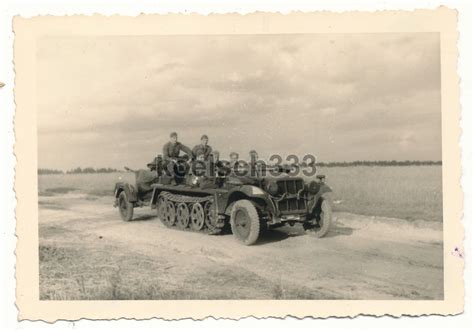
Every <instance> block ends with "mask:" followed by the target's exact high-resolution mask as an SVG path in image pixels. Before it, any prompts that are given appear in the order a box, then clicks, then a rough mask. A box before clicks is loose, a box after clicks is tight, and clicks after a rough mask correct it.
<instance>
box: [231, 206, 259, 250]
mask: <svg viewBox="0 0 474 331" xmlns="http://www.w3.org/2000/svg"><path fill="white" fill-rule="evenodd" d="M230 226H231V228H232V234H233V235H234V237H235V238H236V239H237V240H238V241H240V242H241V243H243V244H244V245H247V246H249V245H252V244H254V243H255V242H256V241H257V239H258V237H259V235H260V216H259V215H258V211H257V208H255V206H254V205H253V204H252V203H251V202H250V201H248V200H239V201H237V202H236V203H235V204H234V206H233V207H232V211H231V216H230Z"/></svg>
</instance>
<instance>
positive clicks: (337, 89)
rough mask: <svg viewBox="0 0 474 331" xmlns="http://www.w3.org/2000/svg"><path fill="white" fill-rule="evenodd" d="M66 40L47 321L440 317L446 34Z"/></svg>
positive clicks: (43, 254)
mask: <svg viewBox="0 0 474 331" xmlns="http://www.w3.org/2000/svg"><path fill="white" fill-rule="evenodd" d="M96 19H99V20H100V18H97V17H96ZM402 21H403V20H402ZM52 22H53V23H54V22H55V21H52ZM58 22H59V21H58ZM104 22H105V21H104ZM52 26H54V24H53V25H52ZM402 30H403V29H402ZM427 30H428V29H427ZM59 31H60V32H59V33H58V32H57V31H56V30H55V33H54V34H53V33H52V34H44V35H39V36H38V37H37V38H36V43H35V52H34V53H33V55H32V56H34V63H35V67H34V70H35V71H34V75H33V76H32V77H34V81H33V82H29V83H28V84H30V85H31V86H34V88H35V91H36V92H35V96H34V107H35V109H31V112H34V113H35V115H34V117H35V120H36V126H35V127H36V132H34V133H35V135H36V144H35V145H34V147H32V149H31V150H32V151H33V152H32V153H33V156H34V155H36V160H35V163H33V164H32V166H35V165H36V168H35V174H34V176H36V178H37V192H35V193H37V194H36V196H35V199H37V200H36V201H37V206H35V208H36V209H37V218H38V219H37V227H36V226H32V227H31V229H33V230H34V231H37V256H38V260H37V266H36V268H37V270H38V277H37V285H36V286H37V288H38V290H37V291H38V292H37V294H38V299H39V301H40V302H58V301H59V302H63V301H64V302H74V301H81V302H84V301H90V302H93V301H102V300H111V301H120V302H130V301H138V300H140V301H143V300H146V301H162V302H166V301H169V300H182V301H183V302H184V301H189V300H191V301H196V300H207V301H209V302H211V301H214V300H222V301H223V302H224V301H227V300H276V301H274V302H278V301H285V302H286V301H294V302H296V301H298V300H305V301H304V302H315V303H317V302H318V301H321V300H325V302H327V301H329V302H330V301H336V300H382V301H389V302H390V301H394V302H395V301H396V302H397V303H398V304H400V302H401V301H404V302H411V301H413V302H415V301H419V302H421V301H423V302H428V303H427V305H428V306H429V305H430V303H429V302H433V303H435V302H443V300H445V299H446V293H447V292H446V277H447V276H446V275H449V274H450V273H449V270H447V269H446V268H447V267H446V266H447V264H446V258H447V257H448V258H449V259H451V260H453V261H461V262H459V263H462V257H463V249H462V245H461V243H460V244H459V246H455V245H453V243H452V242H449V245H448V246H449V247H448V248H447V247H446V245H447V242H446V238H448V237H446V233H449V231H450V230H449V228H447V227H446V226H447V225H446V224H448V223H446V222H447V221H446V217H447V216H446V215H450V216H449V220H450V221H451V222H456V220H455V219H454V217H456V214H453V213H451V212H449V213H448V212H447V210H445V208H446V206H447V202H446V187H448V186H446V185H450V184H447V180H448V178H447V177H444V176H446V172H447V171H446V169H447V168H445V167H446V165H445V158H444V157H445V156H446V155H445V154H444V153H449V151H448V149H446V146H444V144H445V141H446V139H447V138H446V137H448V134H449V132H448V131H447V130H446V128H448V129H449V127H445V121H446V119H447V118H448V117H446V115H445V114H444V110H443V107H444V106H443V100H444V99H443V98H442V96H443V84H442V82H444V78H443V77H445V73H444V72H445V69H444V67H443V65H442V59H443V53H442V52H441V49H442V47H443V40H444V43H446V37H445V35H443V34H441V33H440V32H436V31H433V30H431V31H413V32H410V31H398V32H397V31H395V32H392V31H387V32H380V31H379V32H376V33H375V32H362V31H351V30H347V31H346V32H344V33H341V32H337V33H336V32H333V33H331V32H328V31H324V32H319V33H317V32H312V33H306V32H301V33H297V32H292V31H290V32H288V33H283V32H278V33H258V32H256V33H248V32H246V33H229V32H225V31H224V32H223V33H219V32H218V31H216V32H215V33H208V32H206V33H198V34H192V33H179V34H178V33H166V32H165V33H161V34H159V33H155V34H153V33H148V34H147V33H143V34H137V33H136V32H135V31H133V32H132V33H130V34H124V33H122V34H120V33H119V34H106V33H104V34H101V33H100V31H96V32H95V33H90V32H87V33H83V34H79V33H77V34H73V33H71V34H70V33H63V32H62V30H59ZM65 31H67V30H65ZM443 38H444V39H443ZM20 74H21V73H20ZM446 100H447V99H446ZM453 109H454V110H455V109H456V108H453ZM454 110H453V111H454ZM455 114H456V113H455V112H453V113H452V116H454V115H455ZM451 151H454V153H455V152H456V149H452V150H451ZM454 155H456V154H454ZM453 160H454V159H453V158H451V159H450V161H448V162H453ZM450 167H451V168H450V169H454V170H455V171H454V172H451V173H452V174H455V173H456V171H457V170H456V168H455V167H454V168H452V166H451V165H450ZM443 185H445V186H443ZM454 185H455V186H454V187H455V190H454V191H451V192H454V193H455V194H450V195H449V197H450V198H452V199H455V198H457V195H456V194H457V191H456V190H457V189H458V188H457V186H456V185H457V184H456V183H454ZM443 187H444V188H445V189H444V190H443ZM449 187H452V186H449ZM450 189H451V188H450ZM33 201H35V200H33ZM443 205H444V206H445V208H443ZM31 221H32V222H33V223H34V224H36V223H35V222H36V220H31ZM447 229H448V230H447ZM446 231H448V232H446ZM35 236H36V233H35ZM451 263H452V262H451ZM33 269H34V268H33ZM450 277H451V276H450ZM173 302H175V301H173ZM402 305H403V304H402ZM428 306H427V307H428Z"/></svg>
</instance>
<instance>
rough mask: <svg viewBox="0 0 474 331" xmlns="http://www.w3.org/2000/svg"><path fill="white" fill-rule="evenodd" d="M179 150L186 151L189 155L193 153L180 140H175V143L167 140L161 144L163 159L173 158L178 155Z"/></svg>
mask: <svg viewBox="0 0 474 331" xmlns="http://www.w3.org/2000/svg"><path fill="white" fill-rule="evenodd" d="M181 151H182V152H184V153H186V154H187V155H189V156H191V155H192V154H193V152H192V151H191V150H190V149H189V148H188V147H186V146H184V145H183V144H181V143H180V142H176V143H175V144H173V143H172V142H170V141H169V142H167V143H166V144H165V145H164V146H163V159H164V160H169V159H175V158H177V157H179V153H180V152H181Z"/></svg>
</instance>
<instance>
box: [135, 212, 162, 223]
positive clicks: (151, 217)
mask: <svg viewBox="0 0 474 331" xmlns="http://www.w3.org/2000/svg"><path fill="white" fill-rule="evenodd" d="M154 219H157V216H156V215H153V214H150V215H140V216H135V217H134V218H133V221H134V222H143V221H151V220H154Z"/></svg>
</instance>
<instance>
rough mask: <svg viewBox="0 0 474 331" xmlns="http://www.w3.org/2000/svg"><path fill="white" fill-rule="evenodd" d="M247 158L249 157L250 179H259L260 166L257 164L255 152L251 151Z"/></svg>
mask: <svg viewBox="0 0 474 331" xmlns="http://www.w3.org/2000/svg"><path fill="white" fill-rule="evenodd" d="M249 156H250V176H252V177H255V176H257V177H259V176H260V175H261V173H260V172H261V170H262V169H261V168H262V167H261V166H262V164H259V162H258V153H257V151H256V150H254V149H252V150H251V151H250V152H249Z"/></svg>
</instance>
